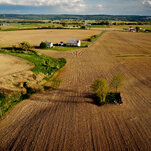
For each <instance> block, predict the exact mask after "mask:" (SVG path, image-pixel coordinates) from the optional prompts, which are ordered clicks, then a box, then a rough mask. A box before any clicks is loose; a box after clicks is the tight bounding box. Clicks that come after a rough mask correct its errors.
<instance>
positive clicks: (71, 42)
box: [67, 40, 81, 47]
mask: <svg viewBox="0 0 151 151" xmlns="http://www.w3.org/2000/svg"><path fill="white" fill-rule="evenodd" d="M67 46H69V47H80V46H81V41H80V40H68V42H67Z"/></svg>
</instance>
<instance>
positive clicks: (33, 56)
mask: <svg viewBox="0 0 151 151" xmlns="http://www.w3.org/2000/svg"><path fill="white" fill-rule="evenodd" d="M0 53H3V54H9V55H13V56H17V57H20V58H23V59H26V60H28V61H30V62H32V63H34V64H35V67H34V68H33V69H32V71H33V72H34V73H36V74H38V73H40V72H42V73H44V74H45V75H47V78H46V79H45V80H47V81H48V80H49V79H50V78H51V77H52V76H53V75H54V74H55V73H56V72H57V71H59V70H60V69H61V68H62V67H63V66H64V65H65V64H66V60H65V59H64V58H59V59H55V58H51V57H47V56H45V55H42V54H40V53H37V52H35V51H29V52H26V53H25V52H22V53H21V52H20V53H19V52H18V53H17V52H12V51H11V50H2V49H0ZM59 82H60V81H59ZM59 82H58V81H57V80H54V83H55V85H58V84H59ZM33 93H35V92H31V91H30V90H28V89H27V93H26V94H23V93H22V92H20V91H17V92H14V93H12V92H11V90H10V91H9V90H7V91H6V92H3V91H0V117H2V116H3V115H5V114H6V113H7V112H8V110H10V109H11V108H12V107H14V106H15V105H16V104H18V103H19V102H21V101H22V100H24V99H26V98H28V97H30V96H31V95H32V94H33Z"/></svg>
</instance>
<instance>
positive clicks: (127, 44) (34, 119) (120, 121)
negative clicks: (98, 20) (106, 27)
mask: <svg viewBox="0 0 151 151" xmlns="http://www.w3.org/2000/svg"><path fill="white" fill-rule="evenodd" d="M150 44H151V34H142V33H141V34H140V33H124V32H106V33H105V34H104V35H103V36H102V37H101V38H99V39H98V40H97V41H96V43H95V44H94V45H92V46H91V47H89V48H86V49H79V50H75V51H70V52H56V51H50V50H43V51H42V52H43V53H45V54H47V55H50V56H54V57H65V58H66V59H67V65H66V67H65V68H64V69H63V72H62V73H61V75H60V77H59V78H60V79H61V80H62V82H61V85H60V87H59V88H58V89H55V90H53V91H50V90H48V91H46V92H43V93H39V94H36V95H33V96H32V97H31V98H30V99H29V100H25V101H23V102H21V103H20V104H18V105H17V106H16V107H15V108H13V109H12V110H11V111H10V112H9V113H8V114H7V115H6V116H5V117H4V118H3V119H2V120H1V121H0V150H2V151H3V150H15V151H20V150H24V151H33V150H35V151H45V150H50V151H51V150H54V151H70V150H72V151H94V150H97V151H100V150H102V151H104V150H105V151H113V150H115V151H121V150H122V151H127V150H130V151H137V150H141V151H149V150H150V149H151V116H150V115H151V109H150V108H151V93H150V92H151V76H150V75H151V58H117V57H116V55H117V54H118V55H120V54H122V55H123V54H133V53H134V54H150V53H151V52H150V51H151V45H150ZM117 73H120V74H123V75H124V77H125V86H124V88H123V91H122V94H121V96H122V101H123V104H122V105H111V104H110V105H109V104H108V105H104V106H96V105H94V104H93V101H92V100H91V99H90V98H89V97H88V94H89V93H90V88H89V87H90V85H91V83H92V81H93V80H95V79H97V78H99V77H104V78H106V79H107V80H108V81H110V79H111V78H112V77H113V76H114V75H115V74H117Z"/></svg>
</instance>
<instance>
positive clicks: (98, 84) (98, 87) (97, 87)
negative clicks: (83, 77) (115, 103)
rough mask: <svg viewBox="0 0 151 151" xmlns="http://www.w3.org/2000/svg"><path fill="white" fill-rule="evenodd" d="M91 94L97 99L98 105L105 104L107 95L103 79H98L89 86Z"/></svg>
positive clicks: (105, 83)
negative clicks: (98, 100)
mask: <svg viewBox="0 0 151 151" xmlns="http://www.w3.org/2000/svg"><path fill="white" fill-rule="evenodd" d="M91 88H92V90H93V92H94V93H95V94H96V95H97V96H98V97H99V99H100V103H103V102H105V99H106V95H107V93H108V84H107V82H106V80H105V79H103V78H100V79H97V80H95V81H94V82H93V84H92V85H91Z"/></svg>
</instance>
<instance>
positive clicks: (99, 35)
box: [88, 30, 106, 46]
mask: <svg viewBox="0 0 151 151" xmlns="http://www.w3.org/2000/svg"><path fill="white" fill-rule="evenodd" d="M105 32H106V30H104V31H103V32H101V33H100V34H98V35H95V36H93V37H92V38H91V40H90V43H89V44H88V46H90V45H92V44H93V43H94V42H95V41H96V40H97V39H98V38H100V37H101V36H102V35H103V34H104V33H105Z"/></svg>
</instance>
